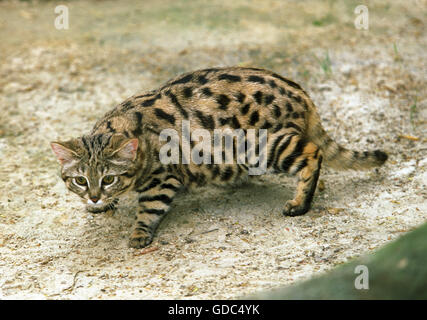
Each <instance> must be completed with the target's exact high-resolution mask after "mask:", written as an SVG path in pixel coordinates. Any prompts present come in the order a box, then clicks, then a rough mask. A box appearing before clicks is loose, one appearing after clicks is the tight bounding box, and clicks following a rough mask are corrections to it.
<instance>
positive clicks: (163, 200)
mask: <svg viewBox="0 0 427 320" xmlns="http://www.w3.org/2000/svg"><path fill="white" fill-rule="evenodd" d="M187 124H188V126H187ZM185 128H186V129H185ZM189 128H192V129H189ZM219 129H222V130H229V131H230V130H235V131H236V132H237V131H238V132H240V133H242V132H243V135H244V136H245V137H246V138H247V137H248V135H249V131H250V130H255V131H256V137H255V138H258V141H255V142H253V141H252V143H250V140H249V139H245V140H243V141H244V142H243V143H241V142H238V140H237V136H234V137H232V140H230V141H232V145H233V146H234V147H235V150H240V149H242V150H244V151H245V150H246V149H247V150H249V149H250V147H255V155H256V157H257V158H256V159H257V162H256V163H254V162H252V163H249V161H247V162H246V163H245V162H244V161H240V162H239V161H236V160H237V158H238V157H239V152H237V151H236V152H234V151H233V154H232V160H233V161H231V163H230V161H228V162H226V161H222V163H219V161H212V160H213V159H212V158H213V154H212V153H211V151H209V150H211V149H209V148H208V149H203V148H202V149H203V150H202V149H200V148H199V149H197V148H196V150H198V152H196V155H197V153H198V154H199V155H200V154H203V156H202V158H203V159H204V160H206V159H207V160H210V161H203V162H202V163H195V161H191V159H195V158H197V157H193V158H191V154H190V156H188V154H187V155H185V153H186V152H185V151H186V150H187V151H188V147H190V148H195V147H197V145H196V142H198V141H200V139H199V140H197V139H196V141H195V140H194V139H193V137H191V135H190V134H191V133H194V132H196V131H195V130H199V131H197V132H198V133H199V135H198V136H199V138H200V132H201V133H203V132H207V133H208V135H207V136H209V135H210V136H211V137H212V135H211V134H213V133H214V132H216V130H219ZM167 130H169V131H167ZM201 130H202V131H201ZM203 130H204V131H203ZM188 131H191V132H188ZM165 132H168V134H167V135H165ZM173 132H176V133H182V137H179V138H180V139H179V140H178V142H176V141H175V144H173V143H172V142H171V140H172V135H171V133H173ZM262 133H264V137H265V138H266V139H265V140H263V141H264V142H265V143H264V144H263V145H262V146H261V144H262V143H261V142H262V141H261V138H262ZM202 136H203V135H202ZM205 136H206V134H205ZM165 137H166V138H165ZM168 137H169V138H170V139H169V138H168ZM167 139H169V142H167V143H169V144H170V146H173V145H174V146H175V147H176V148H177V150H178V153H179V157H178V159H179V161H178V162H177V161H176V159H177V157H173V156H172V153H173V152H172V151H174V150H172V147H171V148H170V149H169V150H168V152H163V153H162V148H164V147H165V145H166V144H167V143H166V144H165V141H167ZM221 139H222V138H221ZM217 144H218V141H217V142H213V143H212V144H211V143H209V144H206V143H205V145H204V146H206V145H207V146H209V147H211V146H212V145H214V146H216V145H217ZM250 144H251V146H250ZM221 146H222V140H221ZM51 147H52V150H53V152H54V153H55V155H56V157H57V158H58V160H59V162H60V164H61V167H62V169H61V173H62V179H63V180H64V182H65V184H66V186H67V188H68V189H69V190H71V191H72V192H74V193H76V194H77V195H79V196H80V197H81V198H82V199H83V201H84V202H85V203H86V207H87V210H88V211H89V212H93V213H99V212H105V211H108V210H114V209H115V206H116V204H117V202H118V197H119V196H120V195H121V194H123V193H125V192H128V191H132V190H133V191H136V192H137V193H139V199H138V200H139V202H138V203H139V206H138V209H137V212H136V222H135V226H134V229H133V232H132V234H131V236H130V240H129V246H130V247H133V248H142V247H145V246H147V245H149V244H150V243H151V242H152V240H153V236H154V233H155V230H156V229H157V227H158V225H159V223H160V221H161V219H162V218H163V217H164V216H165V214H166V212H167V211H168V210H169V208H170V205H171V203H172V200H173V198H174V197H175V195H176V193H177V192H178V191H179V190H180V189H182V188H184V187H195V186H202V185H206V184H210V183H212V184H216V185H218V184H219V185H221V184H224V185H226V184H231V183H234V182H236V181H238V180H240V179H243V178H244V177H247V176H248V174H250V170H252V169H254V168H255V167H257V166H258V167H262V166H261V164H263V165H264V168H266V171H265V172H267V171H268V172H278V173H280V172H286V173H289V174H291V175H297V176H298V184H297V189H296V194H295V197H294V199H292V200H288V201H287V202H286V203H285V205H284V208H283V214H284V215H286V216H297V215H302V214H305V213H306V212H307V211H308V210H309V209H310V205H311V202H312V199H313V195H314V192H315V190H316V185H317V181H318V178H319V173H320V169H321V165H322V162H324V164H326V165H328V166H330V167H332V168H336V169H343V170H344V169H355V170H361V169H368V168H373V167H377V166H381V165H382V164H383V163H384V162H385V161H386V160H387V158H388V156H387V154H386V153H385V152H383V151H380V150H375V151H364V152H358V151H352V150H349V149H346V148H344V147H342V146H340V145H338V144H337V143H336V142H335V141H334V140H332V139H331V138H330V137H329V136H328V134H327V133H326V132H325V130H324V129H323V127H322V125H321V122H320V118H319V115H318V113H317V111H316V107H315V105H314V104H313V102H312V101H311V99H310V98H309V96H308V94H307V93H306V92H305V91H304V90H303V89H302V88H301V87H300V86H299V85H298V84H297V83H295V82H293V81H291V80H288V79H286V78H284V77H282V76H280V75H278V74H276V73H274V72H271V71H267V70H263V69H257V68H242V67H229V68H211V69H204V70H198V71H195V72H190V73H186V74H183V75H181V76H179V77H177V78H175V79H172V80H170V81H168V82H167V83H166V84H165V85H163V86H162V87H161V88H159V89H157V90H153V91H150V92H147V93H144V94H139V95H135V96H132V97H130V98H128V99H126V100H125V101H124V102H122V103H121V104H119V105H118V106H116V107H115V108H114V109H113V110H111V111H110V112H108V113H107V114H106V115H105V116H104V117H103V118H102V119H100V120H99V121H98V122H97V123H96V124H95V126H94V128H93V130H92V132H91V133H90V134H88V135H83V136H82V137H79V138H76V139H72V140H69V141H64V142H52V143H51ZM242 147H243V148H242ZM245 147H246V148H245ZM261 149H262V150H265V152H264V153H262V152H261ZM206 150H208V151H206ZM224 150H225V149H223V151H222V153H220V155H221V159H220V160H225V157H226V155H225V154H224V153H225V151H224ZM175 151H176V150H175ZM175 151H174V152H175ZM201 151H203V152H201ZM205 151H206V152H205ZM187 153H188V152H187ZM161 154H163V158H165V157H166V158H167V159H168V161H169V162H168V161H162V157H161V156H160V155H161ZM181 155H182V157H181ZM244 155H245V156H244V157H243V158H244V159H246V160H248V159H249V158H250V157H249V156H247V154H244ZM189 157H190V158H189ZM222 157H224V158H222ZM252 158H254V157H252ZM171 159H172V160H171ZM163 160H164V159H163ZM173 160H175V161H173ZM215 160H217V159H215ZM229 160H230V159H229ZM240 160H241V159H240ZM261 173H264V171H261Z"/></svg>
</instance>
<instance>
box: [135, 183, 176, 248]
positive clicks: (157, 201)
mask: <svg viewBox="0 0 427 320" xmlns="http://www.w3.org/2000/svg"><path fill="white" fill-rule="evenodd" d="M180 187H181V182H180V181H179V180H178V179H177V178H176V177H175V176H173V175H163V176H156V177H153V178H152V179H151V180H150V181H149V182H147V183H146V184H144V185H143V186H141V187H140V188H139V189H137V190H136V191H137V192H139V193H140V196H139V200H138V201H139V207H138V211H137V213H136V222H135V226H134V229H133V232H132V234H131V236H130V240H129V246H130V247H132V248H143V247H145V246H147V245H149V244H150V243H151V242H152V241H153V236H154V233H155V231H156V229H157V227H158V226H159V223H160V221H161V220H162V219H163V218H164V216H165V214H166V213H167V212H168V211H169V208H170V204H171V203H172V200H173V198H174V196H175V194H176V193H177V191H178V190H179V189H180Z"/></svg>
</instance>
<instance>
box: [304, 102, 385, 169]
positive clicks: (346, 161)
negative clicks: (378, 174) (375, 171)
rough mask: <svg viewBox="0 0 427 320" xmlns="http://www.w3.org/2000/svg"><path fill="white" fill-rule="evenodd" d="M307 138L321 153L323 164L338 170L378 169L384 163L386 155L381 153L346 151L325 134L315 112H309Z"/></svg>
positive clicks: (377, 151)
mask: <svg viewBox="0 0 427 320" xmlns="http://www.w3.org/2000/svg"><path fill="white" fill-rule="evenodd" d="M308 120H309V125H308V137H309V139H310V140H311V141H313V142H314V143H315V144H316V145H317V146H319V147H320V149H321V150H322V151H323V156H324V163H325V164H326V165H328V166H330V167H332V168H334V169H338V170H349V169H353V170H365V169H370V168H374V167H379V166H381V165H383V164H384V162H386V160H387V158H388V155H387V154H386V153H385V152H383V151H381V150H375V151H362V152H361V151H353V150H348V149H346V148H344V147H342V146H340V145H339V144H338V143H336V142H335V141H334V140H332V138H331V137H329V135H328V134H327V133H326V131H325V130H324V129H323V127H322V124H321V122H320V117H319V115H318V114H317V112H316V111H315V110H312V111H311V112H310V116H309V119H308Z"/></svg>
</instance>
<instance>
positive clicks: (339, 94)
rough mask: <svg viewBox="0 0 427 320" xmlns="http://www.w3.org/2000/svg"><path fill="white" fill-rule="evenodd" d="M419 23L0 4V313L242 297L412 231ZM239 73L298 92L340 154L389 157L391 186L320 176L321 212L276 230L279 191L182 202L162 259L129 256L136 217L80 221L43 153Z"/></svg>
mask: <svg viewBox="0 0 427 320" xmlns="http://www.w3.org/2000/svg"><path fill="white" fill-rule="evenodd" d="M58 6H60V7H58ZM426 7H427V3H426V1H425V0H408V1H382V0H377V1H353V0H345V1H338V0H328V1H317V0H304V1H296V0H295V1H293V0H288V1H273V0H262V1H261V0H257V1H255V0H233V1H228V0H195V1H189V0H156V1H154V0H151V1H148V0H146V1H135V0H121V1H100V0H99V1H83V0H78V1H41V0H40V1H7V0H3V1H0V111H1V112H0V186H1V189H2V192H1V193H0V254H2V259H1V260H0V268H1V272H0V273H1V274H3V275H4V276H2V278H1V279H0V288H1V290H2V291H1V295H2V296H3V297H5V296H7V297H26V298H32V297H53V298H54V297H85V298H108V297H121V298H129V297H145V298H146V297H148V298H182V297H189V296H192V297H193V296H194V297H197V298H230V297H236V296H239V295H244V294H249V293H251V292H254V291H256V290H260V289H268V288H273V287H275V286H276V285H279V284H290V283H294V282H296V281H297V280H300V279H306V278H309V277H311V276H313V275H316V274H318V273H321V272H323V271H326V270H329V269H331V268H333V267H335V266H336V265H338V264H341V263H343V262H346V261H348V260H349V259H351V258H353V257H356V256H358V255H361V254H364V253H367V252H369V251H371V250H375V249H376V248H379V247H380V246H381V245H383V244H385V243H387V242H389V241H391V240H393V239H395V238H397V237H398V236H399V235H401V234H403V233H406V232H407V231H409V230H412V229H413V228H415V227H417V226H418V225H420V224H421V223H422V222H424V221H425V220H426V210H427V209H426V204H425V199H426V191H425V190H426V182H425V181H426V180H427V173H426V172H427V158H426V149H427V145H426V142H427V141H426V127H427V125H426V118H427V117H426V116H427V111H426V109H427V108H426V104H427V100H426V87H427V86H426V78H425V75H426V56H427V47H426V44H427V42H426V32H425V23H426V21H427V20H426ZM64 8H65V9H64ZM357 8H359V9H357ZM64 10H65V11H64ZM64 14H68V21H65V20H64V19H65V18H64ZM67 22H68V23H67ZM62 27H65V28H62ZM232 65H239V66H252V67H259V68H266V69H271V70H273V71H274V72H276V73H279V74H281V75H283V76H285V77H288V78H290V79H293V80H294V81H296V82H298V83H300V84H301V86H302V87H303V88H304V89H305V90H306V91H307V92H308V93H309V95H310V96H311V98H312V99H313V101H314V103H315V104H316V105H317V106H318V109H319V113H320V115H321V117H322V121H323V125H324V127H325V128H326V129H327V131H328V132H329V133H330V134H331V135H332V136H333V137H334V138H335V139H336V140H337V141H338V142H340V143H342V144H348V145H349V146H351V147H352V148H354V149H361V150H365V149H371V150H375V149H384V150H386V151H387V152H389V154H390V161H389V162H388V164H387V165H386V167H385V168H384V169H382V171H381V172H364V173H353V172H346V173H338V172H333V171H329V170H328V169H327V168H325V169H324V170H323V176H322V178H321V179H322V181H321V183H320V186H321V187H320V189H319V190H318V193H317V195H316V198H315V200H314V208H313V210H312V211H311V213H310V214H309V215H307V216H303V217H299V218H295V219H294V220H288V219H284V218H283V217H282V216H281V215H280V214H278V213H277V212H279V211H280V210H279V209H278V208H280V207H281V206H282V205H283V202H284V201H285V199H287V198H290V197H291V196H292V193H293V185H294V182H293V180H291V179H290V180H288V178H286V177H283V176H279V177H274V178H268V180H266V181H264V183H266V184H264V186H263V187H257V186H252V187H251V186H249V187H246V189H245V188H244V189H243V191H233V192H222V193H221V191H215V192H216V193H215V192H214V191H206V192H205V193H203V194H201V195H193V196H191V198H190V197H188V196H184V198H183V200H181V202H180V201H178V202H177V206H176V208H175V209H174V210H175V212H176V213H171V216H168V218H167V220H166V221H165V223H164V225H162V227H161V228H160V230H159V235H158V237H157V240H156V241H157V242H155V243H154V244H153V246H158V247H159V250H158V251H154V252H153V253H151V254H149V255H148V254H147V255H141V256H140V255H138V254H135V253H134V252H133V251H132V250H130V249H128V248H127V246H126V239H127V236H128V230H129V226H130V225H131V223H132V218H131V213H132V212H131V211H132V210H131V209H129V208H127V207H126V206H128V207H130V208H132V205H133V204H132V202H129V203H128V204H127V205H126V206H124V207H123V208H122V209H120V210H119V214H118V216H116V217H109V218H104V217H95V218H93V217H89V218H88V219H86V216H85V213H84V210H83V209H82V207H81V206H80V202H79V201H78V200H77V199H76V198H74V197H72V196H71V195H70V194H69V193H67V192H66V190H65V187H64V186H63V183H62V181H60V178H59V177H58V165H57V163H56V160H55V158H54V157H53V156H52V154H51V150H50V149H49V142H50V141H52V140H56V139H67V138H71V137H75V136H79V135H82V134H83V133H86V132H88V131H89V130H90V129H91V127H92V126H93V125H94V123H95V121H96V120H97V119H99V118H100V117H101V116H102V115H103V114H105V113H106V112H107V111H108V110H110V109H111V108H113V107H114V106H115V105H116V104H118V103H120V102H121V101H123V100H124V99H125V98H127V97H129V96H131V95H133V94H135V93H137V92H141V91H144V90H151V89H154V88H156V87H157V86H159V85H161V84H162V83H163V82H165V81H167V80H168V79H170V78H172V77H174V76H177V75H178V74H180V73H183V72H187V71H191V70H195V69H199V68H207V67H214V66H232ZM279 184H286V185H287V187H286V188H285V187H283V188H282V187H280V188H278V187H277V186H278V185H279ZM281 188H282V189H281ZM239 192H240V193H239ZM205 197H206V198H205ZM206 199H207V200H206ZM251 201H252V202H251ZM276 211H277V212H276ZM273 213H274V214H273ZM212 226H214V227H215V228H213V227H212ZM211 228H213V230H214V231H212V232H207V231H209V230H211ZM204 232H207V233H204ZM195 234H196V235H199V236H194V235H195ZM201 235H203V236H201ZM186 239H187V240H186ZM188 239H189V240H188ZM134 266H139V270H138V271H135V270H132V268H133V267H134ZM105 270H107V271H105ZM130 270H132V271H130ZM135 279H136V280H135ZM130 280H132V281H130ZM119 288H122V289H119Z"/></svg>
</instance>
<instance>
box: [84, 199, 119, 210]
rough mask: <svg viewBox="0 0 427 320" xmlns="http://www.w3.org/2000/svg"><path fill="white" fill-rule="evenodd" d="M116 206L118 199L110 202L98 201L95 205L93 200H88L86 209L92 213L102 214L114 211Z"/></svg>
mask: <svg viewBox="0 0 427 320" xmlns="http://www.w3.org/2000/svg"><path fill="white" fill-rule="evenodd" d="M116 204H117V199H113V200H109V201H106V200H98V201H97V202H96V203H94V202H93V201H91V200H87V202H86V209H87V211H89V212H91V213H102V212H106V211H108V210H114V208H115V205H116Z"/></svg>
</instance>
